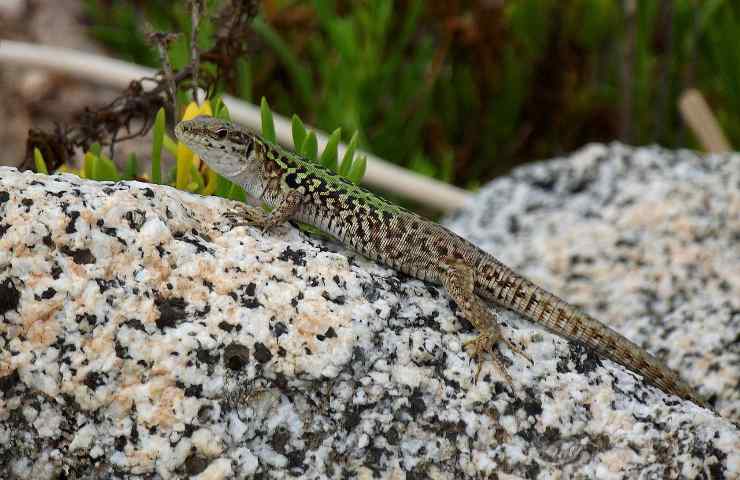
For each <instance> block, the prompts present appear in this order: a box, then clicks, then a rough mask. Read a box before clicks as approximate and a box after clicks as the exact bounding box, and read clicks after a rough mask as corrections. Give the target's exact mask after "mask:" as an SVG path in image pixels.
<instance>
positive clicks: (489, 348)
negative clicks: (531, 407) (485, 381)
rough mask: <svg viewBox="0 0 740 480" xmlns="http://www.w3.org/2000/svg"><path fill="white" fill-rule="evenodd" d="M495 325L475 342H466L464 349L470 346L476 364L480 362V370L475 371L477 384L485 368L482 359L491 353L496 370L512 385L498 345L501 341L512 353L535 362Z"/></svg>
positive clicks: (474, 340)
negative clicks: (482, 369)
mask: <svg viewBox="0 0 740 480" xmlns="http://www.w3.org/2000/svg"><path fill="white" fill-rule="evenodd" d="M494 325H495V326H493V327H492V328H489V329H488V331H485V332H482V333H480V334H479V335H478V336H477V337H476V338H474V339H473V340H470V341H468V342H465V343H464V347H465V348H468V347H469V346H472V348H473V357H475V360H476V362H478V368H477V369H476V371H475V383H478V378H479V377H480V372H481V368H482V366H483V361H482V360H483V359H482V358H481V357H483V355H484V354H486V353H490V354H491V356H492V357H493V364H494V366H495V367H496V370H498V371H499V373H501V375H502V376H503V377H504V379H506V382H507V383H509V384H511V383H512V379H511V375H509V372H508V370H507V368H506V366H505V364H504V360H503V355H502V354H501V351H500V350H499V347H498V345H497V343H498V342H499V341H503V342H504V343H505V344H506V345H507V346H508V347H509V348H510V349H511V351H512V352H514V353H517V354H519V355H521V356H522V357H524V358H526V359H527V360H529V362H530V363H533V362H532V359H531V358H530V357H529V355H527V354H526V353H525V352H524V350H522V349H521V348H519V347H518V346H516V345H515V344H514V343H513V342H511V341H510V340H509V339H507V338H506V337H504V336H503V335H502V334H501V328H500V327H499V326H498V324H494Z"/></svg>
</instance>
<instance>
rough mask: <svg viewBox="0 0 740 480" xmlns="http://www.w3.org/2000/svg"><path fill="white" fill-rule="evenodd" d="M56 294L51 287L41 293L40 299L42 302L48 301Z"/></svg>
mask: <svg viewBox="0 0 740 480" xmlns="http://www.w3.org/2000/svg"><path fill="white" fill-rule="evenodd" d="M56 294H57V291H56V290H54V289H53V288H52V287H49V288H47V289H46V290H44V291H43V293H41V298H42V299H43V300H49V299H50V298H53V297H54V295H56Z"/></svg>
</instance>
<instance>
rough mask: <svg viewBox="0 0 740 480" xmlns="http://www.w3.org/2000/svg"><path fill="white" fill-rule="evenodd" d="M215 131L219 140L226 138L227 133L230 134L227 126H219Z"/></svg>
mask: <svg viewBox="0 0 740 480" xmlns="http://www.w3.org/2000/svg"><path fill="white" fill-rule="evenodd" d="M214 133H215V134H216V137H217V138H218V139H219V140H223V139H224V138H226V135H228V133H229V131H228V130H226V129H225V128H219V129H218V130H216V131H215V132H214Z"/></svg>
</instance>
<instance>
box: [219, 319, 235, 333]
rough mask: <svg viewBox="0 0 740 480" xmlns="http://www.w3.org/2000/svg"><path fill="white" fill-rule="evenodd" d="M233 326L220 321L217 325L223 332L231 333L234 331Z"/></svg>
mask: <svg viewBox="0 0 740 480" xmlns="http://www.w3.org/2000/svg"><path fill="white" fill-rule="evenodd" d="M234 326H235V325H232V324H231V323H228V322H224V321H222V322H221V323H219V324H218V328H220V329H221V330H223V331H224V332H231V331H232V330H233V329H234Z"/></svg>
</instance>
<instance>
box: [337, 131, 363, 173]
mask: <svg viewBox="0 0 740 480" xmlns="http://www.w3.org/2000/svg"><path fill="white" fill-rule="evenodd" d="M359 141H360V140H359V135H358V133H357V132H355V133H354V135H352V138H351V139H350V141H349V145H347V151H346V152H344V156H343V157H342V163H341V164H340V165H339V172H338V173H339V175H341V176H343V177H347V176H348V175H349V171H350V169H351V168H352V159H353V158H354V156H355V151H357V144H358V143H359Z"/></svg>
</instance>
